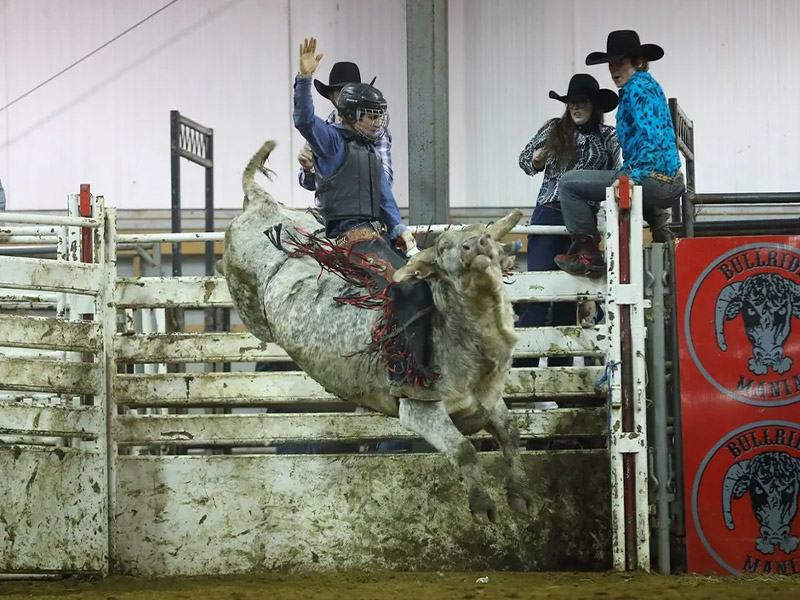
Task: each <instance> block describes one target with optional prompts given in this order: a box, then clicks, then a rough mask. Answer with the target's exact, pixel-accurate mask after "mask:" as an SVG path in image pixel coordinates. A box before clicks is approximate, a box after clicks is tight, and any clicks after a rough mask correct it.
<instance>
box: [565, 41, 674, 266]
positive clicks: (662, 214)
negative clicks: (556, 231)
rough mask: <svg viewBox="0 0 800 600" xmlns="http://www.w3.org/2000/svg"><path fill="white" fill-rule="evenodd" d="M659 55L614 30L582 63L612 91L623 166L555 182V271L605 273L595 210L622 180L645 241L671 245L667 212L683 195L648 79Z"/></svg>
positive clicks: (662, 107) (660, 104)
mask: <svg viewBox="0 0 800 600" xmlns="http://www.w3.org/2000/svg"><path fill="white" fill-rule="evenodd" d="M663 56H664V50H663V49H662V48H661V47H660V46H657V45H655V44H642V43H640V41H639V35H638V34H637V33H636V32H635V31H631V30H622V31H612V32H611V33H610V34H608V40H607V43H606V52H592V53H591V54H589V55H588V56H587V57H586V64H587V65H599V64H605V63H608V70H609V72H610V73H611V78H612V79H613V80H614V83H615V84H616V86H617V88H619V107H618V108H617V137H619V141H620V145H621V146H622V158H623V159H624V163H623V165H622V169H621V170H619V171H614V170H608V171H571V172H569V173H566V174H565V175H564V177H562V179H561V183H560V185H559V194H558V197H559V201H560V202H561V209H562V211H563V213H564V222H565V223H566V226H567V229H568V230H569V231H570V233H571V234H572V239H573V242H572V245H571V246H570V248H569V250H568V251H567V252H566V253H565V254H560V255H558V256H556V259H555V262H556V264H557V265H558V267H559V268H560V269H561V270H563V271H566V272H568V273H571V274H573V275H585V276H588V277H601V276H602V275H603V274H604V273H605V270H606V269H605V264H604V261H603V256H602V253H601V252H600V250H599V248H598V243H599V240H600V236H599V234H598V231H597V210H598V207H599V206H600V203H601V202H603V200H605V194H606V188H608V187H609V186H611V187H613V188H614V189H615V192H618V189H619V177H620V176H622V175H628V176H629V177H630V179H631V181H632V183H633V184H634V185H639V186H641V187H642V212H643V214H644V219H645V221H647V224H648V225H649V226H650V231H651V233H652V234H653V241H656V242H666V241H669V240H670V239H671V238H672V234H671V233H670V231H669V229H668V223H669V213H668V209H669V208H670V207H671V206H672V205H673V204H674V203H675V202H676V201H677V200H678V198H679V197H680V196H681V194H683V192H684V191H685V189H686V188H685V184H684V177H683V173H682V172H681V162H680V157H679V155H678V147H677V144H676V142H675V132H674V130H673V127H672V118H671V116H670V112H669V105H668V104H667V99H666V97H665V96H664V92H663V90H662V89H661V86H660V85H659V84H658V82H657V81H656V80H655V79H654V78H653V76H652V75H650V73H649V72H648V71H649V63H650V62H652V61H656V60H659V59H660V58H662V57H663Z"/></svg>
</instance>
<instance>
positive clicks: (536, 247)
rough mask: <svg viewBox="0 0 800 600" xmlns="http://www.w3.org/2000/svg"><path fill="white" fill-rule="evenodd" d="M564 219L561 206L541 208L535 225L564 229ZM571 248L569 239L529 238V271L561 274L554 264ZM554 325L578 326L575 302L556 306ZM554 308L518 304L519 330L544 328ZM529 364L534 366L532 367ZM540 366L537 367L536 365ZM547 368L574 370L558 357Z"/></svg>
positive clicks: (566, 359) (533, 221) (535, 212)
mask: <svg viewBox="0 0 800 600" xmlns="http://www.w3.org/2000/svg"><path fill="white" fill-rule="evenodd" d="M563 224H564V219H563V217H562V215H561V211H560V210H559V209H558V205H555V206H551V205H542V204H539V205H537V206H536V208H535V209H534V210H533V216H532V217H531V225H563ZM569 245H570V240H569V237H568V236H566V235H540V234H531V235H529V236H528V271H557V270H558V267H557V266H556V263H555V262H553V258H555V256H556V254H563V253H564V252H566V251H567V249H568V248H569ZM552 306H553V312H552V316H551V320H550V325H551V326H553V327H556V326H559V325H575V324H576V322H577V319H576V317H575V310H576V307H575V303H574V302H554V303H553V304H552ZM549 308H550V304H548V303H543V302H539V303H537V304H517V305H516V307H515V309H516V311H517V314H518V315H519V320H518V321H517V327H542V326H543V325H544V324H545V323H546V321H547V311H548V309H549ZM517 362H518V363H519V364H518V366H536V364H538V362H539V359H538V358H535V359H533V360H531V361H527V359H520V360H519V361H517ZM527 362H530V363H531V364H530V365H528V364H527ZM534 363H536V364H534ZM547 365H548V366H551V367H559V366H570V365H572V358H570V357H557V358H555V357H554V358H548V359H547Z"/></svg>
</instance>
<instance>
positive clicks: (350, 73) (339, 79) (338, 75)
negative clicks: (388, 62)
mask: <svg viewBox="0 0 800 600" xmlns="http://www.w3.org/2000/svg"><path fill="white" fill-rule="evenodd" d="M373 81H374V80H373ZM348 83H361V71H360V70H359V69H358V65H357V64H356V63H353V62H346V61H345V62H337V63H334V64H333V66H332V67H331V74H330V75H328V85H325V84H324V83H322V82H321V81H320V80H319V79H315V80H314V87H315V88H317V91H318V92H319V93H320V94H322V95H323V96H325V97H326V98H329V97H330V96H329V95H330V93H331V92H332V91H333V90H341V89H342V88H343V87H344V86H345V84H348Z"/></svg>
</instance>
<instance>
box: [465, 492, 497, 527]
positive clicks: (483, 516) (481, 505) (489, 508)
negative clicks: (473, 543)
mask: <svg viewBox="0 0 800 600" xmlns="http://www.w3.org/2000/svg"><path fill="white" fill-rule="evenodd" d="M469 510H470V512H471V513H472V518H473V520H474V521H475V522H476V523H479V524H480V525H491V524H492V523H497V508H495V505H494V502H493V501H492V498H491V497H490V496H489V494H488V493H487V492H486V490H484V489H482V488H473V489H471V490H470V492H469Z"/></svg>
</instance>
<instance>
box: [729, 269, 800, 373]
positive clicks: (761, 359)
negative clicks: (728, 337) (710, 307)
mask: <svg viewBox="0 0 800 600" xmlns="http://www.w3.org/2000/svg"><path fill="white" fill-rule="evenodd" d="M740 314H741V315H742V320H743V321H744V329H745V332H746V333H747V339H749V340H750V343H751V344H752V345H753V355H752V356H751V357H750V359H749V360H748V361H747V368H748V369H749V370H750V371H751V372H752V373H754V374H755V375H766V373H767V370H768V369H769V367H772V369H773V371H775V372H776V373H778V374H783V373H786V372H787V371H789V369H791V368H792V359H791V358H790V357H788V356H785V355H784V345H785V344H786V341H787V339H788V338H789V333H790V332H791V318H792V316H795V317H797V318H800V285H799V284H797V283H795V282H794V281H791V280H790V279H786V278H785V277H782V276H781V275H778V274H777V273H759V274H757V275H751V276H750V277H747V278H746V279H744V280H742V281H737V282H735V283H730V284H728V285H726V286H725V287H724V288H722V290H721V291H720V293H719V295H718V296H717V302H716V309H715V314H714V332H715V334H716V337H717V345H718V346H719V348H720V350H722V351H725V350H727V349H728V345H727V343H726V342H725V321H731V320H733V319H735V318H736V317H738V316H739V315H740Z"/></svg>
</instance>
